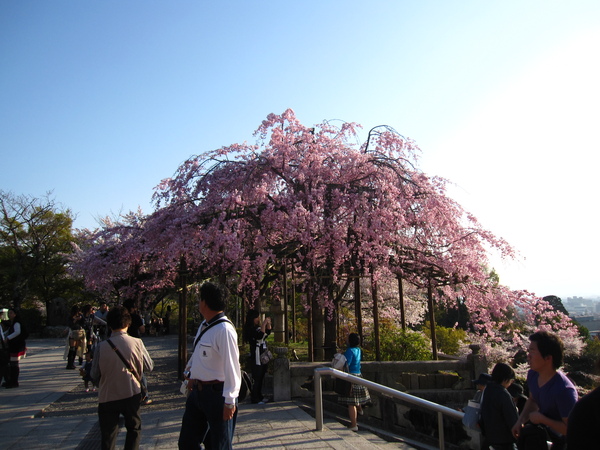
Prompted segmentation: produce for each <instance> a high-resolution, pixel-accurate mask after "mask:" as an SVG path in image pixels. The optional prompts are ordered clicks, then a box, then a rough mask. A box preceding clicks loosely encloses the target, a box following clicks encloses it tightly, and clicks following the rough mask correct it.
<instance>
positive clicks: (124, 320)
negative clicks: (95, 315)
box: [106, 305, 131, 330]
mask: <svg viewBox="0 0 600 450" xmlns="http://www.w3.org/2000/svg"><path fill="white" fill-rule="evenodd" d="M106 323H107V324H108V326H109V327H110V329H111V330H121V329H123V328H125V327H128V326H129V325H131V315H129V311H127V308H125V307H124V306H121V305H117V306H114V307H113V308H112V309H111V310H110V311H109V312H108V314H106Z"/></svg>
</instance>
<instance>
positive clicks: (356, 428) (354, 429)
mask: <svg viewBox="0 0 600 450" xmlns="http://www.w3.org/2000/svg"><path fill="white" fill-rule="evenodd" d="M350 431H354V432H355V433H356V432H357V431H358V425H356V426H355V427H351V428H350Z"/></svg>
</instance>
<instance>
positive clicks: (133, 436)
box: [98, 394, 142, 450]
mask: <svg viewBox="0 0 600 450" xmlns="http://www.w3.org/2000/svg"><path fill="white" fill-rule="evenodd" d="M141 397H142V394H136V395H134V396H133V397H129V398H124V399H122V400H114V401H112V402H104V403H99V404H98V422H100V433H101V435H102V450H112V449H114V448H115V444H116V442H117V433H118V432H119V416H120V415H121V414H122V415H123V417H124V418H125V428H126V429H127V436H126V437H125V447H124V448H125V450H136V449H138V448H139V446H140V439H141V431H142V418H141V416H140V401H141Z"/></svg>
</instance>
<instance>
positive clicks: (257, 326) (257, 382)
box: [243, 309, 271, 405]
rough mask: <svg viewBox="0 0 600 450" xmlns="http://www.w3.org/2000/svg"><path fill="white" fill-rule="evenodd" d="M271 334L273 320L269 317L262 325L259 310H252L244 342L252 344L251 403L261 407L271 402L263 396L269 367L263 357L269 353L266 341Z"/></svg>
mask: <svg viewBox="0 0 600 450" xmlns="http://www.w3.org/2000/svg"><path fill="white" fill-rule="evenodd" d="M269 334H271V319H270V318H268V317H267V318H266V319H265V320H263V322H262V324H261V322H260V314H259V312H258V310H256V309H251V310H250V311H248V315H247V316H246V322H245V323H244V329H243V335H244V340H245V341H246V342H248V343H249V344H250V365H251V368H252V370H251V372H252V380H253V383H252V391H251V401H252V403H258V404H259V405H262V404H264V403H267V402H268V401H269V399H268V398H266V397H263V394H262V384H263V380H264V378H265V374H266V373H267V367H268V366H267V364H263V363H262V362H261V355H262V354H263V353H265V352H266V351H267V344H265V339H266V338H267V336H268V335H269Z"/></svg>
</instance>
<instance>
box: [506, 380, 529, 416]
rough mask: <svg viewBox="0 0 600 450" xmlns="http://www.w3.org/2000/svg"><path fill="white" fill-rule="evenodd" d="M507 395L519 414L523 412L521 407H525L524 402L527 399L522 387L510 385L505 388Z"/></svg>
mask: <svg viewBox="0 0 600 450" xmlns="http://www.w3.org/2000/svg"><path fill="white" fill-rule="evenodd" d="M506 390H507V391H508V393H509V394H510V395H511V397H512V399H513V402H514V403H515V406H516V407H517V410H518V411H519V414H521V412H522V411H523V407H524V406H525V402H526V401H527V397H526V396H525V394H524V393H523V386H521V385H520V384H519V383H512V384H511V385H510V386H509V387H508V388H506Z"/></svg>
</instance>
